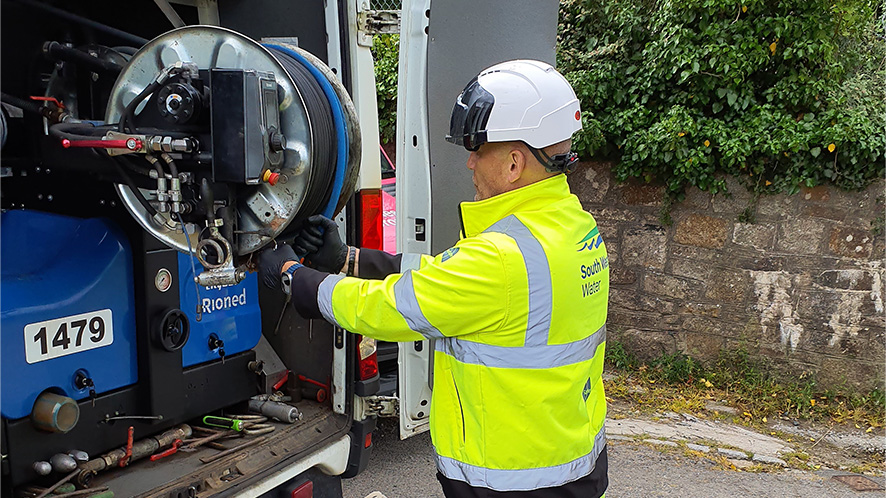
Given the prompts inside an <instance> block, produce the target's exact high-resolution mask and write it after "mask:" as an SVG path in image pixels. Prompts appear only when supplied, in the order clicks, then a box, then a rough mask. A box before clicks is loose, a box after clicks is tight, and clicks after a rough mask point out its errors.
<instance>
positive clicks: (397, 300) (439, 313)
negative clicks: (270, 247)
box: [284, 239, 510, 341]
mask: <svg viewBox="0 0 886 498" xmlns="http://www.w3.org/2000/svg"><path fill="white" fill-rule="evenodd" d="M456 247H457V250H455V251H452V250H451V251H447V253H448V254H449V256H444V255H440V256H437V257H436V258H431V257H430V256H426V257H425V258H421V259H419V258H415V259H414V261H415V262H416V263H417V265H416V269H409V270H406V271H405V272H403V273H399V272H398V273H393V274H390V275H388V276H387V277H386V278H384V279H383V280H366V279H362V278H352V277H344V276H341V275H330V274H328V273H324V272H319V271H317V270H313V269H311V268H307V267H303V266H302V267H298V268H297V269H296V270H295V271H294V272H293V274H292V302H293V305H294V306H295V308H296V310H298V312H299V314H301V315H302V316H303V317H305V318H319V317H321V316H322V317H323V318H326V319H327V320H328V321H330V322H332V323H335V324H337V325H338V326H340V327H341V328H343V329H345V330H350V331H352V332H356V333H359V334H363V335H366V336H369V337H374V338H376V339H381V340H386V341H413V340H419V339H439V338H442V337H450V336H456V335H463V334H469V333H476V332H491V331H495V330H498V329H499V328H500V327H501V325H502V323H503V322H504V320H505V318H506V316H507V313H508V306H509V304H510V303H509V300H508V294H507V292H508V291H507V289H508V288H509V286H508V284H507V281H506V272H505V270H504V263H503V261H502V259H501V257H500V255H499V253H498V250H497V248H496V247H495V246H494V245H493V244H492V243H491V242H489V241H486V240H483V239H469V240H465V241H462V242H461V243H459V245H458V246H456ZM364 254H368V253H364ZM453 254H454V255H453ZM391 259H393V257H389V258H388V263H390V260H391ZM365 261H366V260H365V259H364V263H365ZM403 261H404V258H403V257H400V263H401V265H402V264H403ZM291 264H295V263H294V262H291V263H287V264H286V265H284V270H286V269H287V268H288V267H289V266H290V265H291ZM364 269H365V265H364ZM361 273H362V272H361Z"/></svg>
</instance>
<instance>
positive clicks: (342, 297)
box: [260, 60, 609, 498]
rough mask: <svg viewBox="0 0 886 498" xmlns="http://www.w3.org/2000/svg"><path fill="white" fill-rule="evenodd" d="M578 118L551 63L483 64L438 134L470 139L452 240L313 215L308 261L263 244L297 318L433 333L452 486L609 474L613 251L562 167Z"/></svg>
mask: <svg viewBox="0 0 886 498" xmlns="http://www.w3.org/2000/svg"><path fill="white" fill-rule="evenodd" d="M580 129H581V113H580V110H579V101H578V99H577V98H576V96H575V92H574V91H573V89H572V87H571V86H570V85H569V83H568V82H567V81H566V79H565V78H564V77H563V76H562V75H561V74H560V73H558V72H557V71H556V70H555V69H554V68H553V67H551V66H550V65H548V64H545V63H543V62H538V61H531V60H516V61H510V62H504V63H501V64H498V65H495V66H492V67H490V68H488V69H486V70H485V71H483V72H481V73H480V74H479V76H477V77H476V78H474V79H473V80H472V81H471V82H470V83H469V84H468V85H467V86H466V87H465V89H464V90H463V91H462V92H461V94H460V95H459V96H458V99H457V101H456V103H455V107H454V109H453V111H452V115H451V119H450V132H449V135H448V136H447V137H446V140H448V141H450V142H452V143H454V144H457V145H460V146H463V147H464V148H465V149H467V150H468V151H470V156H469V158H468V161H467V166H468V168H469V169H470V170H471V171H472V172H473V182H474V186H475V188H476V195H475V198H474V201H473V202H463V203H461V205H460V207H459V208H460V214H461V220H462V227H461V239H460V240H459V241H458V242H457V243H456V244H455V245H454V246H453V247H452V248H450V249H447V250H446V251H444V252H442V253H441V254H438V255H436V256H429V255H415V254H400V255H396V256H394V255H389V254H387V253H384V252H381V251H376V250H369V249H362V250H361V249H357V248H354V247H348V246H346V245H345V244H343V243H342V242H341V240H340V238H339V235H338V230H337V227H336V226H335V223H334V222H332V221H331V220H329V219H328V218H324V217H322V216H315V217H312V218H310V219H309V221H308V223H307V224H306V228H304V229H302V231H301V232H300V235H299V236H298V237H297V238H296V240H295V241H294V242H293V245H294V246H295V247H296V250H298V252H299V253H300V254H306V255H307V256H306V257H305V262H306V263H307V264H308V265H310V266H313V267H314V268H315V269H312V268H310V267H307V266H303V265H302V264H301V263H299V262H298V258H297V256H296V255H295V251H294V250H293V249H292V248H291V247H289V246H280V247H278V248H276V249H275V250H268V251H265V252H264V253H263V254H262V255H261V256H260V264H261V272H262V278H263V280H264V281H265V283H266V284H267V285H269V286H272V287H278V288H279V286H280V276H281V274H283V273H286V274H289V275H290V276H291V277H290V278H291V281H292V284H291V289H292V302H293V304H294V306H295V308H296V309H297V310H298V312H299V313H300V314H301V315H302V316H303V317H305V318H319V317H323V318H325V319H326V320H328V321H329V322H331V323H333V324H335V325H337V326H339V327H341V328H343V329H345V330H349V331H352V332H354V333H358V334H363V335H365V336H367V337H373V338H376V339H380V340H385V341H416V340H421V339H430V340H434V341H435V342H434V363H433V364H434V385H433V397H432V400H431V407H430V410H431V415H430V416H431V420H430V424H431V438H432V441H433V444H434V449H435V451H436V463H437V469H438V474H437V478H438V480H439V481H440V482H441V484H442V487H443V491H444V494H445V495H446V496H448V497H456V496H457V497H558V498H562V497H582V498H589V497H599V496H603V494H604V492H605V490H606V487H607V485H608V477H607V460H606V436H605V433H604V428H603V421H604V419H605V416H606V398H605V396H604V393H603V382H602V380H601V377H602V370H603V355H604V349H605V340H606V327H605V322H606V311H607V300H608V293H609V260H608V258H607V256H606V248H605V244H603V242H602V240H601V238H600V234H599V230H598V227H597V224H596V222H595V221H594V218H593V217H592V216H591V215H590V214H589V213H588V212H586V211H584V210H583V209H582V207H581V204H580V202H579V200H578V198H577V197H575V196H574V195H572V194H571V193H570V191H569V185H568V184H567V182H566V176H565V175H564V173H565V172H568V171H569V170H570V169H572V168H573V166H574V164H575V163H576V161H577V157H576V155H575V154H574V153H572V152H570V148H571V137H572V135H573V133H575V132H576V131H578V130H580ZM339 273H343V274H344V275H340V274H339ZM355 277H359V278H355Z"/></svg>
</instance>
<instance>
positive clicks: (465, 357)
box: [435, 325, 606, 369]
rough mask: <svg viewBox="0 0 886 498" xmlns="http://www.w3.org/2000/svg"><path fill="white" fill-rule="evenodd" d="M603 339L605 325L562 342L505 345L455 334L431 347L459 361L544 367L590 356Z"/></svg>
mask: <svg viewBox="0 0 886 498" xmlns="http://www.w3.org/2000/svg"><path fill="white" fill-rule="evenodd" d="M604 341H606V325H603V326H602V327H600V328H599V329H598V330H597V331H596V332H594V333H593V334H592V335H590V336H589V337H586V338H584V339H582V340H580V341H575V342H569V343H566V344H546V345H543V346H522V347H519V346H518V347H506V346H494V345H491V344H482V343H479V342H473V341H468V340H466V339H460V338H458V337H446V338H445V339H443V340H442V341H437V344H436V346H435V349H436V350H437V351H440V352H441V353H444V354H448V355H450V356H452V357H453V358H455V359H456V360H457V361H460V362H461V363H467V364H470V365H483V366H487V367H497V368H526V369H544V368H557V367H562V366H565V365H572V364H575V363H581V362H583V361H588V360H590V359H593V358H594V355H595V354H596V353H597V348H598V347H599V346H600V344H602V343H603V342H604Z"/></svg>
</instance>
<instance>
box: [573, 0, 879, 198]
mask: <svg viewBox="0 0 886 498" xmlns="http://www.w3.org/2000/svg"><path fill="white" fill-rule="evenodd" d="M883 15H884V13H883V7H882V4H881V3H880V2H879V0H877V1H875V0H831V1H824V0H744V1H741V0H739V1H735V0H684V1H682V2H670V1H664V2H658V1H654V0H632V1H630V2H628V1H625V0H564V1H563V2H562V3H561V8H560V29H559V34H558V68H559V69H560V70H561V71H562V72H563V73H564V74H565V76H566V77H567V79H569V81H570V82H571V83H572V84H573V87H574V88H575V90H576V93H577V94H578V96H579V98H580V99H581V101H582V109H583V113H584V118H583V123H584V130H583V131H582V132H581V133H580V134H579V135H578V136H577V137H576V140H575V149H576V151H577V152H579V154H580V155H581V156H582V157H584V158H590V157H606V158H609V159H615V160H616V163H617V166H616V167H615V173H616V176H617V178H618V179H619V180H621V181H624V180H626V179H628V178H640V179H643V180H645V181H647V182H660V183H663V184H665V185H666V186H667V189H668V191H669V193H670V194H671V195H672V196H674V197H676V198H681V197H682V194H683V192H684V190H685V188H686V187H687V186H697V187H699V188H700V189H702V190H706V191H711V192H719V191H723V190H724V189H725V181H724V179H723V177H724V173H725V174H731V175H736V176H738V177H740V178H744V179H746V180H747V183H748V184H749V186H752V187H754V190H756V191H757V192H774V191H788V192H792V191H796V190H797V189H798V188H799V187H800V186H810V187H811V186H815V185H818V184H822V183H825V182H830V183H832V184H834V185H837V186H839V187H842V188H846V189H858V188H863V187H864V186H866V185H868V184H869V183H870V182H871V181H872V180H874V179H876V178H882V177H883V175H884V161H886V159H884V149H886V134H884V129H886V67H884V63H883V61H884V59H886V43H884V38H883V35H882V33H883V27H884V22H883ZM878 29H879V32H878Z"/></svg>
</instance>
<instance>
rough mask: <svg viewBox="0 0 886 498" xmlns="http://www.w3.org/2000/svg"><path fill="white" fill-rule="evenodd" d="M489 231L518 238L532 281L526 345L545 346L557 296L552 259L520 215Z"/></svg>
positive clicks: (528, 275) (530, 282)
mask: <svg viewBox="0 0 886 498" xmlns="http://www.w3.org/2000/svg"><path fill="white" fill-rule="evenodd" d="M486 232H497V233H501V234H504V235H507V236H508V237H511V238H512V239H514V241H515V242H516V243H517V248H518V249H520V253H521V254H522V255H523V261H524V262H525V264H526V277H527V278H528V280H529V317H528V319H527V323H526V345H527V346H544V345H545V344H547V343H548V333H549V331H550V327H551V313H552V310H553V307H554V304H553V301H554V297H553V294H552V290H551V270H550V266H549V265H548V258H547V256H546V255H545V250H544V248H542V246H541V244H540V243H539V242H538V239H536V238H535V236H534V235H532V232H531V231H529V228H527V227H526V225H524V224H523V222H522V221H520V220H519V219H518V218H517V217H516V216H514V215H510V216H507V217H505V218H504V219H502V220H500V221H497V222H496V223H495V224H493V225H492V226H491V227H489V228H487V229H486Z"/></svg>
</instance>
